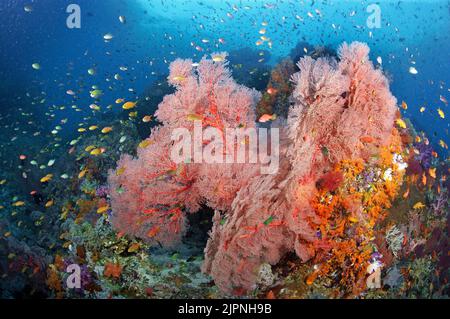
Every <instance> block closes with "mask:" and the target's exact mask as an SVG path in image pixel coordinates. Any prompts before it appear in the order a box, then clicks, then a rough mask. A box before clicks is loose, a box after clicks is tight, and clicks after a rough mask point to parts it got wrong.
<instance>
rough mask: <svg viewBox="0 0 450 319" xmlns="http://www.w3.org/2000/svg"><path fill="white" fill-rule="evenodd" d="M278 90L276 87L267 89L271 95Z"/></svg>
mask: <svg viewBox="0 0 450 319" xmlns="http://www.w3.org/2000/svg"><path fill="white" fill-rule="evenodd" d="M277 92H278V90H277V89H275V88H272V87H270V88H268V89H267V93H269V94H270V95H274V94H277Z"/></svg>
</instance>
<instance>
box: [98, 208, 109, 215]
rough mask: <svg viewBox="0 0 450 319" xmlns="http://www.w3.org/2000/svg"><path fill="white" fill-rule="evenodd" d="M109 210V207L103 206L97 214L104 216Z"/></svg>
mask: <svg viewBox="0 0 450 319" xmlns="http://www.w3.org/2000/svg"><path fill="white" fill-rule="evenodd" d="M108 209H109V206H103V207H100V208H99V209H97V214H103V213H104V212H106V211H107V210H108Z"/></svg>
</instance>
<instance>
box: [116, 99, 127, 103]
mask: <svg viewBox="0 0 450 319" xmlns="http://www.w3.org/2000/svg"><path fill="white" fill-rule="evenodd" d="M123 101H125V100H124V99H117V100H116V104H120V103H123Z"/></svg>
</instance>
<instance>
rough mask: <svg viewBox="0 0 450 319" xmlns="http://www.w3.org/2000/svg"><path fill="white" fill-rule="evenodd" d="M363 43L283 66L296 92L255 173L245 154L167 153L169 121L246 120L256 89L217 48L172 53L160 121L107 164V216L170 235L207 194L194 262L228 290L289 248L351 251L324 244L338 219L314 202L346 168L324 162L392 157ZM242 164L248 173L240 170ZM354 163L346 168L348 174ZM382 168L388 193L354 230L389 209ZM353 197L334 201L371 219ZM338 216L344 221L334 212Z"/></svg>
mask: <svg viewBox="0 0 450 319" xmlns="http://www.w3.org/2000/svg"><path fill="white" fill-rule="evenodd" d="M368 53H369V48H368V47H367V46H366V45H364V44H361V43H352V44H351V45H347V44H344V45H343V46H341V48H340V50H339V61H338V60H335V59H333V58H329V57H321V58H318V59H316V60H314V59H312V58H311V57H305V58H302V59H301V60H300V61H299V63H298V67H299V69H300V71H299V72H298V73H296V74H294V75H293V77H292V78H293V82H294V85H295V87H294V90H293V99H294V101H295V102H294V105H293V106H292V107H291V108H290V110H289V114H288V118H287V126H285V127H282V139H283V141H284V143H282V150H281V153H280V156H281V163H280V168H279V171H278V174H275V175H259V174H257V171H256V170H255V169H252V167H247V168H243V167H242V166H243V165H242V164H241V165H239V166H234V167H233V166H230V167H225V168H223V165H213V166H209V165H197V164H194V163H183V164H178V165H175V164H174V163H171V162H170V160H169V159H168V156H167V154H168V152H169V147H170V140H169V133H170V129H171V128H176V127H184V128H187V129H188V130H190V131H193V129H194V125H193V121H192V118H195V119H200V120H202V124H203V126H205V127H216V128H218V129H220V130H223V129H224V128H225V127H238V126H239V125H245V126H250V127H252V126H254V125H255V124H254V122H255V115H254V114H255V113H254V105H255V103H256V101H257V98H258V96H257V95H256V94H255V93H254V92H252V91H250V90H248V89H245V88H243V87H241V86H238V85H237V84H235V83H234V82H233V80H232V79H231V78H230V73H229V72H228V71H227V69H226V63H223V62H217V61H223V60H224V58H225V55H224V54H216V55H213V58H214V56H216V58H214V61H212V60H207V59H203V60H202V61H201V62H200V64H199V65H198V66H197V69H196V70H195V72H194V71H193V68H192V61H190V60H176V61H175V62H173V63H172V64H171V67H170V75H169V78H168V80H169V83H171V84H172V85H173V86H175V87H176V88H177V91H176V92H175V93H174V94H172V95H168V96H166V97H165V98H164V100H163V102H162V103H161V104H160V105H159V108H158V110H157V112H156V115H157V117H158V119H159V120H160V121H161V122H162V123H163V126H162V127H159V128H156V129H154V130H153V132H152V135H151V136H150V138H149V139H148V144H149V146H148V147H147V148H145V150H140V151H139V152H138V157H137V158H136V159H133V158H131V157H130V156H124V157H123V158H122V159H121V160H120V161H119V164H118V167H119V168H118V169H117V170H116V171H115V172H114V171H113V172H110V174H109V183H110V185H111V189H112V190H113V191H112V193H111V198H112V201H111V203H112V209H113V219H112V221H113V224H114V225H115V227H116V228H117V229H118V230H119V231H122V232H125V233H127V234H129V235H132V236H137V237H140V238H144V239H146V240H148V241H150V242H152V241H153V240H156V241H157V242H160V243H163V244H165V245H169V246H170V245H173V244H174V243H176V240H177V239H179V238H180V235H182V234H183V231H184V227H185V222H184V220H183V209H185V210H187V211H191V212H195V211H197V210H198V209H199V206H198V205H199V203H200V202H205V203H206V204H207V205H208V206H210V207H211V208H213V209H216V210H217V211H216V213H215V217H214V226H213V230H212V232H211V238H210V240H209V242H208V245H207V248H206V251H205V256H206V258H205V263H204V266H203V270H204V271H205V272H207V273H210V274H211V275H212V277H213V278H214V280H215V283H216V284H217V285H218V286H219V287H220V288H221V289H223V290H224V291H227V292H229V293H235V294H242V293H246V292H247V291H249V290H251V289H253V288H254V285H255V282H256V280H257V278H256V277H257V269H259V267H260V266H261V265H262V264H264V263H268V264H272V265H274V264H276V263H277V262H278V261H279V260H280V259H281V257H282V256H283V255H285V254H286V253H288V252H290V251H295V252H296V254H297V255H298V256H299V257H300V258H301V259H302V260H303V261H304V262H306V261H308V260H309V259H311V258H312V257H314V256H316V255H317V254H318V252H319V251H321V250H325V251H329V250H330V249H331V250H333V251H335V252H336V254H335V257H336V260H337V261H342V260H339V258H341V257H339V255H337V253H338V252H339V253H340V254H342V255H341V256H344V255H345V254H346V253H348V252H347V251H346V250H345V249H347V248H345V247H348V249H351V250H355V249H357V248H356V246H355V244H356V243H349V244H348V246H343V245H337V246H336V247H333V244H332V243H330V242H328V241H326V240H323V238H322V236H318V235H317V229H320V228H321V227H324V226H326V225H330V224H333V222H335V223H337V222H338V221H339V220H340V219H341V218H342V216H339V215H338V216H335V217H332V216H331V215H330V213H331V212H329V213H325V212H320V211H317V209H315V207H314V204H313V202H314V198H315V196H316V194H317V192H318V191H319V190H318V188H323V187H325V188H326V189H325V191H327V192H333V191H334V190H335V189H336V188H337V187H338V186H339V184H340V182H341V180H343V177H342V176H339V174H334V173H330V171H332V170H333V169H335V168H336V165H343V163H345V161H348V160H360V161H361V164H359V166H358V165H357V166H356V170H363V168H364V166H365V164H364V163H366V162H368V161H369V160H370V159H371V158H373V157H374V156H379V157H380V158H381V159H380V161H388V160H390V162H389V164H391V163H392V162H393V157H394V154H396V153H401V152H402V149H401V145H399V143H397V140H398V138H397V136H398V134H396V130H395V129H394V120H395V117H396V116H397V113H396V112H397V108H396V100H395V98H394V97H393V96H392V95H391V93H390V92H389V88H388V83H387V80H386V78H385V77H384V76H383V74H382V73H381V71H379V70H376V69H375V68H374V67H373V65H372V63H371V62H370V61H369V58H368ZM217 56H219V57H221V58H220V59H219V58H217ZM274 74H275V73H274ZM274 74H273V75H274ZM383 164H385V165H387V164H386V163H383ZM253 166H255V165H253ZM240 171H241V172H245V173H244V174H238V172H240ZM343 173H344V172H343ZM359 173H360V172H353V171H351V174H353V175H352V177H356V175H358V174H359ZM384 174H385V175H386V176H387V175H389V176H387V177H386V176H385V179H386V180H388V182H387V183H386V185H385V187H388V188H389V189H390V190H389V192H388V195H387V196H389V197H388V198H384V197H383V196H384V195H383V194H379V196H380V198H379V199H377V197H376V196H375V199H374V200H378V201H379V202H380V203H379V205H381V206H380V208H376V209H375V208H370V210H369V211H367V212H365V213H366V214H368V217H367V218H369V220H370V218H372V219H373V220H372V221H371V222H370V223H369V226H365V227H361V229H359V232H362V231H363V230H366V229H368V228H369V229H370V227H373V226H374V223H375V221H376V219H377V216H378V215H379V214H382V210H383V209H385V208H389V203H386V201H388V200H389V198H391V197H393V196H395V194H396V192H397V190H398V185H392V183H390V182H389V181H390V180H391V179H392V178H393V177H392V175H393V174H395V172H394V171H393V170H392V169H391V170H390V171H387V172H385V173H384ZM205 182H206V183H205ZM225 186H228V188H224V187H225ZM118 190H120V191H118ZM218 190H220V191H218ZM319 192H320V191H319ZM350 193H351V192H350ZM322 195H324V194H322ZM358 201H361V200H360V199H355V200H354V201H353V202H350V203H345V204H342V205H346V206H345V207H348V208H351V210H352V212H353V214H355V216H354V218H355V219H361V220H362V221H361V222H360V223H362V224H365V223H368V220H367V218H364V216H362V215H361V213H362V211H363V210H362V207H361V203H358ZM375 204H378V203H377V202H375V203H374V204H373V205H375ZM369 206H371V205H369ZM341 214H342V213H341ZM358 214H359V215H358ZM330 218H332V219H333V221H331V220H330ZM355 223H358V222H355ZM339 225H340V226H339V227H338V230H339V231H340V232H343V229H344V228H343V225H342V223H341V224H339ZM341 228H342V229H341ZM324 232H326V229H325V230H324ZM323 236H325V233H324V234H323ZM332 236H339V232H338V233H334V235H332ZM332 236H331V237H332ZM361 236H363V235H361ZM362 240H365V239H364V238H363V239H362ZM332 241H333V239H332ZM334 242H336V243H338V241H337V240H334ZM358 244H359V243H358ZM338 246H339V247H338ZM369 255H370V254H369ZM364 256H365V255H364ZM355 258H357V259H358V262H360V263H361V265H363V264H364V261H366V259H365V257H358V256H357V255H356V256H355ZM355 262H356V260H355ZM362 271H363V270H362V268H361V270H359V272H362ZM364 271H365V269H364ZM352 279H353V280H355V279H356V278H354V277H351V278H350V280H352Z"/></svg>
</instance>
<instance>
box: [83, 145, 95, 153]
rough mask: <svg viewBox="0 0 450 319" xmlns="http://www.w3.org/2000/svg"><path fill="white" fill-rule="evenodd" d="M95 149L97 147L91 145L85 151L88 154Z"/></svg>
mask: <svg viewBox="0 0 450 319" xmlns="http://www.w3.org/2000/svg"><path fill="white" fill-rule="evenodd" d="M94 148H95V145H89V146H88V147H86V148H85V149H84V150H85V151H86V152H90V151H92V150H93V149H94Z"/></svg>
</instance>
